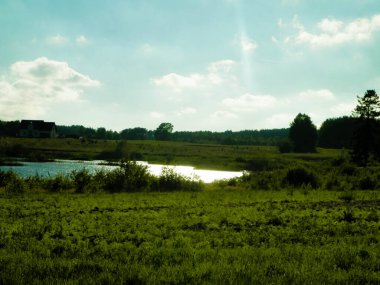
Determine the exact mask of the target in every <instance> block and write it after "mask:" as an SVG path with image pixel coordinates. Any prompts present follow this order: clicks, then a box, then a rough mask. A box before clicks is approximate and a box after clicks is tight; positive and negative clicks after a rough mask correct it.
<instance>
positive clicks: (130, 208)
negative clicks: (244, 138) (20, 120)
mask: <svg viewBox="0 0 380 285" xmlns="http://www.w3.org/2000/svg"><path fill="white" fill-rule="evenodd" d="M0 152H1V155H2V156H3V158H4V157H5V156H10V155H9V154H12V153H16V154H23V155H25V157H27V158H29V159H33V158H41V157H42V158H65V159H70V158H71V159H99V158H102V157H103V158H107V156H108V157H112V156H113V155H115V154H117V155H119V156H120V155H122V156H126V157H134V158H137V159H139V160H146V161H149V162H153V163H154V162H156V163H170V164H183V165H193V166H196V167H199V168H211V169H228V170H237V169H238V170H241V169H249V170H251V173H250V174H246V175H244V176H243V177H242V178H239V179H232V180H229V181H220V182H215V183H213V184H207V185H204V184H203V183H201V182H199V183H198V182H194V181H190V180H187V179H184V178H183V177H180V176H178V175H176V174H175V173H171V172H168V173H166V174H165V175H161V176H160V177H153V176H151V175H150V174H148V173H147V172H146V171H145V170H144V169H142V168H141V166H138V165H136V164H134V163H133V162H128V163H124V164H122V166H121V167H120V169H117V170H115V171H113V172H99V173H96V174H89V173H88V172H86V171H78V172H75V173H72V175H71V176H67V177H66V176H62V175H61V176H57V177H48V178H41V177H30V178H20V177H17V176H16V175H15V174H13V173H5V172H0V284H40V283H42V284H194V283H195V284H201V283H202V284H380V245H379V242H380V191H379V189H380V166H379V165H378V164H373V165H371V166H369V167H366V168H363V167H357V166H355V165H353V164H352V163H350V161H349V159H348V157H347V152H346V151H340V150H326V149H318V152H317V153H313V154H280V153H279V152H278V151H277V150H276V148H274V147H256V146H220V145H206V144H205V145H202V144H189V143H178V142H153V141H128V142H116V141H96V142H95V141H93V142H88V141H87V142H81V141H79V140H72V139H57V140H38V139H4V138H3V139H1V140H0ZM5 159H6V157H5ZM114 159H116V157H115V158H114ZM162 191H164V192H162ZM119 192H123V193H119ZM83 193H87V194H83Z"/></svg>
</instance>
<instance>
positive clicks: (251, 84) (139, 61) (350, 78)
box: [0, 0, 380, 131]
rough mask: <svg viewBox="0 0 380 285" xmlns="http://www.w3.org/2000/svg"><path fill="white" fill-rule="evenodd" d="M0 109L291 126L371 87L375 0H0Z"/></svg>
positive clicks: (194, 124) (56, 116) (112, 123)
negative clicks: (302, 116) (300, 117)
mask: <svg viewBox="0 0 380 285" xmlns="http://www.w3.org/2000/svg"><path fill="white" fill-rule="evenodd" d="M0 27H1V29H0V119H2V120H14V119H44V120H49V121H55V122H56V123H58V124H65V125H71V124H82V125H85V126H91V127H95V128H96V127H100V126H104V127H106V128H107V129H113V130H117V131H119V130H122V129H124V128H132V127H137V126H140V127H145V128H148V129H155V128H156V127H157V126H158V125H159V124H160V123H161V122H171V123H172V124H173V125H174V128H175V130H215V131H224V130H227V129H230V130H243V129H263V128H281V127H288V126H289V124H290V122H291V121H292V120H293V118H294V117H295V116H296V115H297V114H298V113H299V112H302V113H307V114H308V115H310V116H311V118H312V120H313V122H314V123H316V124H317V125H320V124H321V123H322V122H323V121H324V120H325V119H327V118H331V117H337V116H342V115H349V114H350V113H351V111H352V109H353V108H354V107H355V104H356V96H357V95H363V94H364V93H365V91H366V90H367V89H375V90H377V91H378V92H379V89H380V88H379V87H380V48H379V46H380V3H379V1H378V0H344V1H343V0H339V1H338V0H330V1H327V0H319V1H310V0H309V1H306V0H273V1H264V0H250V1H248V0H181V1H178V0H162V1H158V0H156V1H153V0H149V1H148V0H139V1H138V0H112V1H103V0H65V1H51V0H1V1H0Z"/></svg>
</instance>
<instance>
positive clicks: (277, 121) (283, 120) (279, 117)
mask: <svg viewBox="0 0 380 285" xmlns="http://www.w3.org/2000/svg"><path fill="white" fill-rule="evenodd" d="M294 117H295V116H294V114H289V113H279V114H274V115H272V116H270V117H269V118H267V119H266V120H265V125H266V126H265V127H266V128H281V127H287V126H289V125H290V123H291V122H292V121H293V119H294Z"/></svg>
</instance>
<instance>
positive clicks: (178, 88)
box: [151, 60, 236, 93]
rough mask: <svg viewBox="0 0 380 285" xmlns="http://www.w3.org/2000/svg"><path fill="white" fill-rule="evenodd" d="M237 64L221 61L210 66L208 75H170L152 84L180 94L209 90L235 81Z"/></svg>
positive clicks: (230, 61) (155, 80)
mask: <svg viewBox="0 0 380 285" xmlns="http://www.w3.org/2000/svg"><path fill="white" fill-rule="evenodd" d="M235 65H236V62H234V61H232V60H221V61H217V62H213V63H211V64H210V65H209V66H208V69H207V73H203V74H201V73H193V74H190V75H181V74H177V73H170V74H167V75H164V76H162V77H159V78H156V79H152V80H151V82H152V83H153V84H154V85H156V86H158V87H166V88H169V89H170V90H172V91H174V92H176V93H180V92H182V91H183V90H185V89H196V88H207V87H210V86H215V85H220V84H222V83H223V82H225V81H234V80H235V79H236V78H235V77H234V75H233V74H232V69H233V67H234V66H235Z"/></svg>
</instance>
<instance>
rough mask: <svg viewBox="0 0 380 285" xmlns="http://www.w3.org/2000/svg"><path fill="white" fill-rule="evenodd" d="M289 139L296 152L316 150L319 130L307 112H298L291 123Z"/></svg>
mask: <svg viewBox="0 0 380 285" xmlns="http://www.w3.org/2000/svg"><path fill="white" fill-rule="evenodd" d="M289 139H290V140H291V141H292V143H293V150H294V152H315V146H316V144H317V139H318V132H317V128H316V126H315V125H314V124H313V122H312V121H311V119H310V117H309V116H308V115H306V114H301V113H300V114H298V115H297V116H296V117H295V118H294V121H293V122H292V123H291V124H290V129H289Z"/></svg>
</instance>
